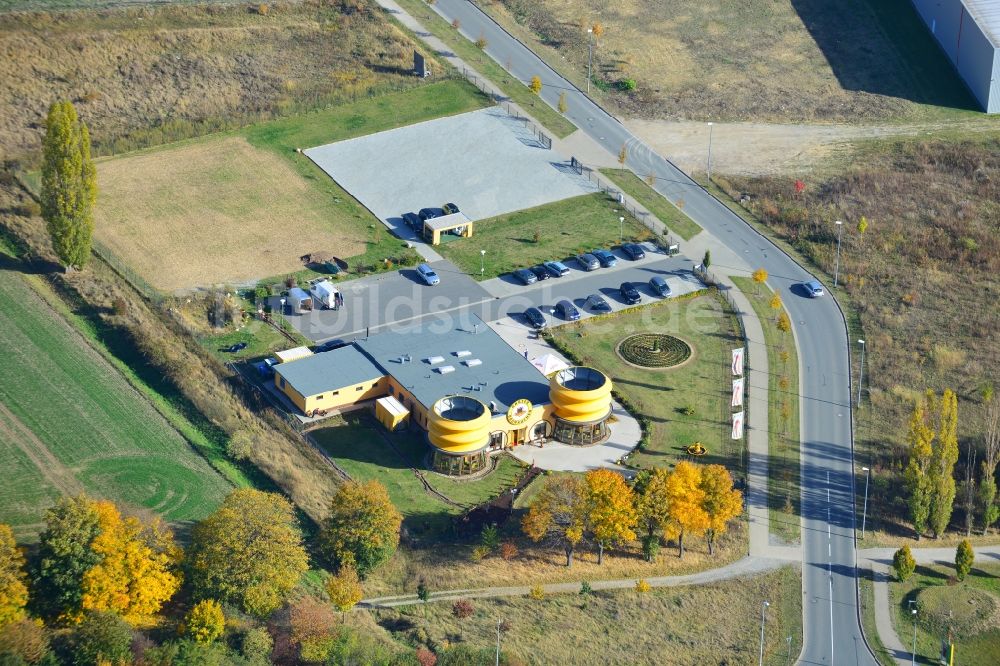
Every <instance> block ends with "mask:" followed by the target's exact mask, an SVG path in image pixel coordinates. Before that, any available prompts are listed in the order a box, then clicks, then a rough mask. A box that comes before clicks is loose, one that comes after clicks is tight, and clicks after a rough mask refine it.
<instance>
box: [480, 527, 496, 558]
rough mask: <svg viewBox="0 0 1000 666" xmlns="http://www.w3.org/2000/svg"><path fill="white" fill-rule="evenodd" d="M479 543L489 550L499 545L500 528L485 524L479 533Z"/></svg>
mask: <svg viewBox="0 0 1000 666" xmlns="http://www.w3.org/2000/svg"><path fill="white" fill-rule="evenodd" d="M479 543H481V544H482V545H483V546H485V547H486V548H489V549H490V551H491V552H492V551H494V550H496V549H497V547H499V546H500V530H498V529H497V527H496V525H487V526H486V527H484V528H483V531H482V532H480V534H479Z"/></svg>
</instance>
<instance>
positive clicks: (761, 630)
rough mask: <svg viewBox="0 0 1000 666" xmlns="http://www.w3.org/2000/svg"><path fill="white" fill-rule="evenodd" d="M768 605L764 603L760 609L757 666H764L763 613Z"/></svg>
mask: <svg viewBox="0 0 1000 666" xmlns="http://www.w3.org/2000/svg"><path fill="white" fill-rule="evenodd" d="M770 605H771V604H770V603H769V602H767V601H765V602H764V603H763V604H762V605H761V607H760V659H759V660H758V662H757V663H758V665H759V666H764V611H766V610H767V607H768V606H770Z"/></svg>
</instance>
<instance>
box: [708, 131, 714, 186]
mask: <svg viewBox="0 0 1000 666" xmlns="http://www.w3.org/2000/svg"><path fill="white" fill-rule="evenodd" d="M714 126H715V123H712V122H709V123H708V182H710V183H711V182H712V128H713V127H714Z"/></svg>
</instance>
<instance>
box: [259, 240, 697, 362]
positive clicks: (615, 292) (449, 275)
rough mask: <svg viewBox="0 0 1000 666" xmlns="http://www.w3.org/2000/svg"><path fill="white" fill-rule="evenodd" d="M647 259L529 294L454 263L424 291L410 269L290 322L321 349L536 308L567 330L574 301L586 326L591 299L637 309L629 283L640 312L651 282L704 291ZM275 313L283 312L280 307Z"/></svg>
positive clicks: (677, 260) (677, 263)
mask: <svg viewBox="0 0 1000 666" xmlns="http://www.w3.org/2000/svg"><path fill="white" fill-rule="evenodd" d="M647 250H648V251H647V254H646V258H645V259H642V260H639V261H629V260H627V259H624V258H621V257H620V258H619V262H618V265H617V266H615V267H613V268H600V269H597V270H595V271H590V272H585V271H583V270H580V269H579V268H578V267H576V265H575V263H574V262H572V261H570V262H567V266H569V267H570V272H569V273H568V274H567V275H565V276H564V277H561V278H550V279H548V280H544V281H542V282H538V283H535V284H533V285H530V286H524V285H521V284H519V283H517V282H516V281H514V280H513V278H511V277H510V276H503V277H501V278H497V279H495V280H487V281H486V282H482V283H478V282H476V281H475V280H473V279H472V278H470V277H469V276H468V275H466V274H465V273H462V272H461V271H459V270H458V269H457V268H455V266H454V265H452V264H451V263H449V262H447V261H439V262H434V263H432V264H431V267H432V268H434V270H435V271H436V272H437V274H438V275H439V276H440V278H441V282H440V284H438V285H435V286H433V287H430V286H427V285H425V284H424V283H423V282H422V281H420V279H419V278H418V277H417V276H416V271H415V270H414V269H403V270H401V271H398V272H396V273H386V274H381V275H377V276H371V277H367V278H361V279H358V280H352V281H350V282H344V283H340V284H338V285H337V286H338V288H339V289H340V290H341V292H342V293H343V295H344V306H343V307H342V308H341V309H340V310H314V311H313V312H309V313H305V314H293V313H291V312H288V311H286V314H285V317H286V319H287V320H288V322H289V323H290V324H291V325H292V326H293V327H295V328H296V329H297V330H298V331H299V332H301V333H302V334H303V335H304V336H305V337H307V338H309V339H310V340H313V341H315V342H325V341H327V340H335V339H346V340H350V339H352V338H356V337H363V336H364V335H366V333H368V332H375V331H376V330H378V329H380V328H382V327H385V326H390V325H393V324H398V325H413V324H415V323H423V324H426V325H429V326H433V325H434V324H435V322H438V321H441V320H443V319H447V320H448V321H449V322H451V321H454V320H455V318H465V319H467V320H468V325H469V326H470V327H471V326H473V325H474V322H475V317H473V316H472V315H475V316H477V317H479V318H481V319H483V320H484V321H487V322H494V321H497V320H500V319H504V318H508V317H509V318H512V319H513V320H515V321H520V322H522V323H523V322H524V318H523V313H524V311H525V310H527V309H528V308H530V307H538V308H540V309H541V310H542V311H543V312H544V313H545V316H546V319H547V321H548V325H550V326H555V325H558V324H560V323H565V322H564V321H563V320H561V319H559V318H558V317H556V316H555V315H554V314H553V313H552V310H553V309H554V308H555V305H556V303H558V302H559V301H560V300H563V299H565V300H569V301H570V302H571V303H573V304H574V305H575V306H576V307H577V308H578V309H579V310H580V314H581V317H582V318H586V317H589V316H591V315H592V313H590V312H588V311H587V310H586V309H585V308H584V302H585V301H586V299H587V297H588V296H589V295H590V294H600V295H601V296H603V297H604V299H605V300H606V301H607V303H608V305H609V306H610V308H611V311H617V310H621V309H622V308H626V307H630V306H629V305H628V304H627V303H626V302H625V300H624V299H623V298H622V297H621V295H620V293H619V286H620V285H621V283H622V282H625V281H630V282H635V283H636V284H637V286H638V290H639V294H640V297H641V300H640V302H639V303H638V305H643V304H649V303H653V302H655V301H658V300H660V299H661V297H660V296H658V295H657V294H655V293H654V292H653V290H652V289H651V288H650V286H649V279H650V278H652V277H653V276H657V275H658V276H662V277H663V278H665V279H666V280H667V283H668V284H669V286H670V289H671V296H672V297H676V296H681V295H683V294H686V293H689V292H691V291H696V290H698V289H701V288H702V287H703V286H704V285H703V284H702V283H701V282H700V281H699V280H698V279H697V278H696V277H695V276H694V274H693V273H692V262H691V260H690V259H688V258H687V257H684V256H682V255H678V256H673V257H667V256H666V255H664V254H662V253H658V252H655V251H653V250H652V248H651V247H647ZM272 306H274V307H276V308H278V307H279V305H278V303H277V300H276V299H273V302H272Z"/></svg>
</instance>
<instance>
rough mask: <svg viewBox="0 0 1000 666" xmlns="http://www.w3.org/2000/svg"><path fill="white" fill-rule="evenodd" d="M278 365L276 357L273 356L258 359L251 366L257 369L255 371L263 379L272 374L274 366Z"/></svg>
mask: <svg viewBox="0 0 1000 666" xmlns="http://www.w3.org/2000/svg"><path fill="white" fill-rule="evenodd" d="M276 365H278V359H276V358H274V357H273V356H269V357H268V358H265V359H264V360H263V361H258V362H256V363H254V364H253V367H254V368H256V369H257V373H258V374H260V376H261V377H264V378H265V379H266V378H267V377H270V376H271V375H273V374H274V366H276Z"/></svg>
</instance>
